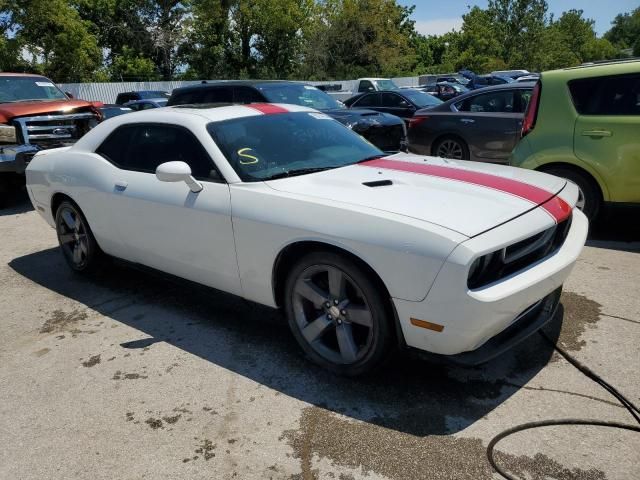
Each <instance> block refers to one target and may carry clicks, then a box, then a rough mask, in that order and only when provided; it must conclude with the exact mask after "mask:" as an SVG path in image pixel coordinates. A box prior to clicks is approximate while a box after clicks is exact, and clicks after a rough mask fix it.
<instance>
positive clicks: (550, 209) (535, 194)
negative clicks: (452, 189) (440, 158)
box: [359, 158, 571, 223]
mask: <svg viewBox="0 0 640 480" xmlns="http://www.w3.org/2000/svg"><path fill="white" fill-rule="evenodd" d="M359 165H361V166H364V167H373V168H384V169H387V170H398V171H401V172H410V173H417V174H420V175H429V176H431V177H439V178H447V179H449V180H457V181H460V182H466V183H471V184H473V185H480V186H482V187H487V188H493V189H494V190H499V191H501V192H505V193H509V194H511V195H515V196H517V197H520V198H522V199H524V200H527V201H529V202H531V203H533V204H535V205H540V206H541V207H542V208H543V209H544V210H545V211H546V212H547V213H548V214H549V215H551V217H553V219H554V220H555V221H556V222H557V223H560V222H562V221H563V220H565V219H566V218H567V217H568V216H569V215H570V214H571V207H570V206H569V204H568V203H567V202H565V201H564V200H563V199H562V198H560V197H558V196H556V195H555V194H554V193H552V192H549V191H547V190H544V189H543V188H539V187H536V186H535V185H530V184H528V183H524V182H519V181H517V180H513V179H511V178H506V177H500V176H497V175H491V174H489V173H483V172H474V171H471V170H463V169H460V168H452V167H444V166H442V165H428V164H424V163H413V162H402V161H399V160H387V159H384V158H380V159H375V160H369V161H368V162H364V163H360V164H359Z"/></svg>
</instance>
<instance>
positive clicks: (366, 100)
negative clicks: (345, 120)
mask: <svg viewBox="0 0 640 480" xmlns="http://www.w3.org/2000/svg"><path fill="white" fill-rule="evenodd" d="M376 96H377V95H376V94H375V93H372V94H369V95H363V96H362V97H360V98H359V99H358V100H356V101H355V103H354V104H353V106H354V107H377V106H378V105H376V101H375V100H376Z"/></svg>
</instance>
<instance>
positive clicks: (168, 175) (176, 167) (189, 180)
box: [156, 162, 202, 192]
mask: <svg viewBox="0 0 640 480" xmlns="http://www.w3.org/2000/svg"><path fill="white" fill-rule="evenodd" d="M156 178H157V179H158V180H160V181H161V182H185V183H186V184H187V185H188V186H189V189H191V191H192V192H199V191H200V190H202V184H201V183H200V182H198V181H197V180H196V179H195V178H193V176H192V175H191V167H189V165H187V164H186V163H185V162H165V163H162V164H160V165H158V168H156Z"/></svg>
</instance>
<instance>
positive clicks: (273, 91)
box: [258, 83, 344, 110]
mask: <svg viewBox="0 0 640 480" xmlns="http://www.w3.org/2000/svg"><path fill="white" fill-rule="evenodd" d="M258 90H260V91H261V92H262V94H263V95H264V96H265V97H267V100H269V102H271V103H290V104H293V105H302V106H303V107H309V108H315V109H316V110H329V109H332V108H344V105H342V104H341V103H339V102H338V101H337V100H335V99H334V98H333V97H332V96H331V95H329V94H328V93H325V92H323V91H322V90H318V89H317V88H316V87H312V86H311V85H303V84H291V83H289V84H274V85H262V86H258Z"/></svg>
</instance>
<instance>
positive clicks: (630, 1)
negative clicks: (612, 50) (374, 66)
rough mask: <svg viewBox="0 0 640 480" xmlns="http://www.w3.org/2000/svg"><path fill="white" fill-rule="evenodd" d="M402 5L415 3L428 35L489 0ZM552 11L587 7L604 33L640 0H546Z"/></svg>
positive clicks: (407, 0)
mask: <svg viewBox="0 0 640 480" xmlns="http://www.w3.org/2000/svg"><path fill="white" fill-rule="evenodd" d="M398 3H400V4H401V5H406V6H410V5H415V7H416V8H415V10H414V12H413V20H415V22H416V30H417V31H418V32H420V33H422V34H425V35H440V34H443V33H446V32H448V31H450V30H451V29H456V30H458V29H460V26H461V25H462V15H463V14H465V13H466V12H467V11H468V9H469V7H473V6H475V5H477V6H479V7H480V8H486V6H487V0H479V1H471V0H399V1H398ZM547 3H548V4H549V12H550V13H553V14H554V16H555V17H559V16H560V15H561V14H562V12H565V11H567V10H570V9H572V8H575V9H582V10H584V16H585V17H586V18H591V19H593V20H595V21H596V25H595V29H596V33H597V34H598V35H602V34H603V33H605V32H606V31H607V30H609V28H610V27H611V21H612V20H613V19H614V18H615V16H616V15H617V14H618V13H624V12H631V11H632V10H633V9H634V8H637V7H638V6H639V1H638V0H606V1H601V0H588V1H584V0H583V1H581V0H547Z"/></svg>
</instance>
